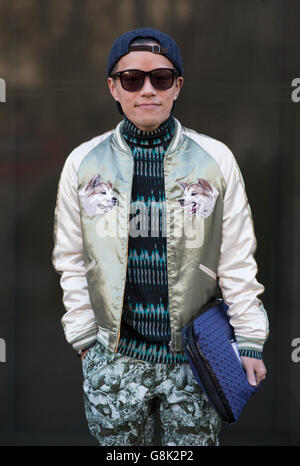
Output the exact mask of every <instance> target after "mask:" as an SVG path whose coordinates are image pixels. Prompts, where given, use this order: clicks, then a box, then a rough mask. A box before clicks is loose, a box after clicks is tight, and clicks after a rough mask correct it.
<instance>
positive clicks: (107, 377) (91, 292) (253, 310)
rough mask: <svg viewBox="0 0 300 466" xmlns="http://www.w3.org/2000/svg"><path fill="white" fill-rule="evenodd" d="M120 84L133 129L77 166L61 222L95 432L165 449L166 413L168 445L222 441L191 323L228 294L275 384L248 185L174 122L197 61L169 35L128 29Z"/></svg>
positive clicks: (111, 66)
mask: <svg viewBox="0 0 300 466" xmlns="http://www.w3.org/2000/svg"><path fill="white" fill-rule="evenodd" d="M107 76H108V87H109V90H110V92H111V95H112V97H113V99H114V100H115V102H116V104H117V106H118V109H119V111H120V112H121V113H122V115H123V121H122V122H120V123H119V124H118V126H117V128H116V129H114V130H111V131H108V132H107V133H105V134H103V135H101V136H97V137H95V138H93V139H92V140H90V141H88V142H85V143H83V144H81V145H80V146H79V147H77V148H76V149H75V150H74V151H73V152H72V153H71V154H70V155H69V157H68V158H67V160H66V162H65V165H64V168H63V170H62V174H61V178H60V182H59V189H58V194H57V203H56V209H55V227H54V239H55V246H54V250H53V264H54V267H55V269H56V270H57V272H59V273H60V274H61V280H60V283H61V286H62V289H63V293H64V296H63V301H64V305H65V307H66V313H65V314H64V316H63V318H62V323H63V326H64V330H65V334H66V338H67V340H68V342H69V343H71V344H72V345H73V348H74V349H75V350H77V352H78V353H79V354H80V355H81V358H82V364H83V377H84V381H83V388H84V402H85V409H86V416H87V420H88V425H89V429H90V431H91V433H92V434H93V435H94V436H95V438H96V439H97V440H98V442H99V444H100V445H152V444H153V437H154V429H155V409H156V406H157V407H158V408H159V414H160V423H161V432H162V438H161V442H162V445H217V444H218V442H219V440H218V435H219V430H220V418H219V415H218V414H217V413H216V412H215V410H214V409H213V408H212V407H211V405H210V404H209V403H208V400H207V398H206V397H205V396H204V394H203V393H202V392H201V390H200V388H199V386H198V385H197V383H196V381H195V379H194V377H193V375H192V372H191V369H190V367H189V365H188V363H187V359H186V356H185V353H184V349H183V344H182V328H183V326H184V325H186V324H187V323H188V322H189V321H190V320H191V319H192V318H193V317H194V316H195V315H196V314H197V313H198V312H199V309H200V308H201V307H203V306H204V305H205V304H206V303H207V302H208V301H209V300H210V299H211V298H212V297H214V296H217V295H220V293H221V294H222V295H223V297H224V300H225V302H226V303H227V304H228V306H229V310H228V313H229V316H230V317H231V324H232V325H233V327H234V331H235V336H236V340H237V343H238V348H239V351H240V354H241V358H242V362H243V366H244V368H245V370H246V373H247V377H248V380H249V383H250V384H254V385H255V384H256V383H259V382H260V381H261V380H262V379H264V377H265V374H266V369H265V366H264V363H263V360H262V349H263V345H264V342H265V340H266V338H267V336H268V319H267V315H266V312H265V309H264V307H263V304H262V302H261V301H260V300H259V298H258V295H259V294H261V293H262V292H263V290H264V287H263V286H262V285H261V284H259V283H258V282H257V280H256V278H255V277H256V273H257V266H256V262H255V260H254V257H253V256H254V252H255V247H256V240H255V235H254V230H253V222H252V217H251V210H250V207H249V204H248V200H247V196H246V193H245V187H244V182H243V179H242V176H241V173H240V171H239V168H238V165H237V163H236V160H235V158H234V156H233V154H232V153H231V152H230V150H229V149H228V148H227V147H226V146H225V145H224V144H222V143H221V142H219V141H217V140H215V139H213V138H211V137H208V136H204V135H201V134H197V133H196V132H194V131H192V130H189V129H186V128H184V127H183V126H182V124H181V123H180V122H179V121H178V120H177V119H176V118H174V116H173V111H174V105H175V101H176V99H177V98H178V96H179V93H180V90H181V88H182V85H183V66H182V59H181V54H180V51H179V48H178V46H177V44H176V43H175V41H174V40H173V39H172V38H171V37H170V36H169V35H167V34H164V33H162V32H160V31H157V30H155V29H152V28H141V29H137V30H134V31H129V32H127V33H125V34H123V35H122V36H120V37H119V38H118V39H117V40H116V41H115V43H114V44H113V46H112V49H111V51H110V55H109V59H108V66H107Z"/></svg>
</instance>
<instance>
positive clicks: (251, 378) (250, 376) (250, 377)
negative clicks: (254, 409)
mask: <svg viewBox="0 0 300 466" xmlns="http://www.w3.org/2000/svg"><path fill="white" fill-rule="evenodd" d="M247 369H248V370H247ZM247 369H246V374H247V379H248V382H249V384H250V385H253V386H255V385H256V377H255V373H254V370H253V368H247Z"/></svg>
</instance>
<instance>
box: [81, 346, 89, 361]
mask: <svg viewBox="0 0 300 466" xmlns="http://www.w3.org/2000/svg"><path fill="white" fill-rule="evenodd" d="M88 350H89V348H87V349H86V350H85V351H83V353H82V354H81V355H80V357H81V359H82V360H83V359H84V357H85V355H86V353H87V352H88Z"/></svg>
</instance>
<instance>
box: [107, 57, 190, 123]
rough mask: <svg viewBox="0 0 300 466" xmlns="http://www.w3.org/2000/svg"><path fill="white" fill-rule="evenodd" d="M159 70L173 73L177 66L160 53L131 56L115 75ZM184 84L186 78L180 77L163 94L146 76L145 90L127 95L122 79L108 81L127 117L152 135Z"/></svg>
mask: <svg viewBox="0 0 300 466" xmlns="http://www.w3.org/2000/svg"><path fill="white" fill-rule="evenodd" d="M156 68H172V69H174V65H173V64H172V62H171V61H170V60H169V59H168V58H166V57H164V56H163V55H159V54H157V53H152V52H130V53H128V54H127V55H124V56H123V57H122V58H121V59H120V60H119V61H118V63H117V69H116V70H115V71H116V72H118V71H124V70H130V69H138V70H143V71H151V70H154V69H156ZM182 84H183V78H182V77H181V76H180V77H178V78H177V79H176V78H175V80H174V84H173V86H172V87H171V89H167V90H165V91H160V90H158V89H155V88H154V87H153V86H152V84H151V82H150V78H149V76H146V78H145V82H144V85H143V87H142V89H140V90H138V91H135V92H128V91H126V90H125V89H123V87H122V85H121V82H120V79H116V80H114V79H112V78H108V86H109V89H110V92H111V94H112V96H113V98H114V99H115V100H116V101H118V102H120V104H121V107H122V110H123V112H124V113H125V115H126V117H127V118H128V119H129V120H130V121H131V122H132V123H133V124H135V126H137V127H138V128H140V129H141V130H143V131H153V130H154V129H156V128H158V126H159V125H160V124H161V123H163V122H164V121H165V120H166V119H167V118H168V117H169V115H170V112H171V109H172V106H173V102H174V100H176V99H177V96H178V94H179V92H180V88H181V86H182Z"/></svg>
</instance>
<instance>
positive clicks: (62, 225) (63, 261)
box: [52, 149, 97, 349]
mask: <svg viewBox="0 0 300 466" xmlns="http://www.w3.org/2000/svg"><path fill="white" fill-rule="evenodd" d="M76 154H78V151H77V152H76V149H75V151H73V153H71V154H70V155H69V157H68V158H67V159H66V161H65V164H64V167H63V169H62V172H61V175H60V179H59V183H58V191H57V199H56V206H55V212H54V249H53V253H52V263H53V266H54V269H55V270H56V271H57V272H58V273H59V274H60V275H61V278H60V285H61V288H62V291H63V298H62V299H63V304H64V307H65V309H66V312H65V314H64V315H63V317H62V320H61V321H62V325H63V329H64V332H65V336H66V339H67V341H68V342H69V343H70V344H72V346H73V348H74V349H78V348H83V347H86V346H89V345H90V344H92V343H93V342H95V341H96V334H97V323H96V320H95V315H94V312H93V309H92V307H91V303H90V299H89V292H88V285H87V280H86V276H85V264H84V258H83V244H82V236H81V225H80V211H79V203H78V194H77V166H76V165H78V157H77V158H76ZM79 155H80V154H79Z"/></svg>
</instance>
